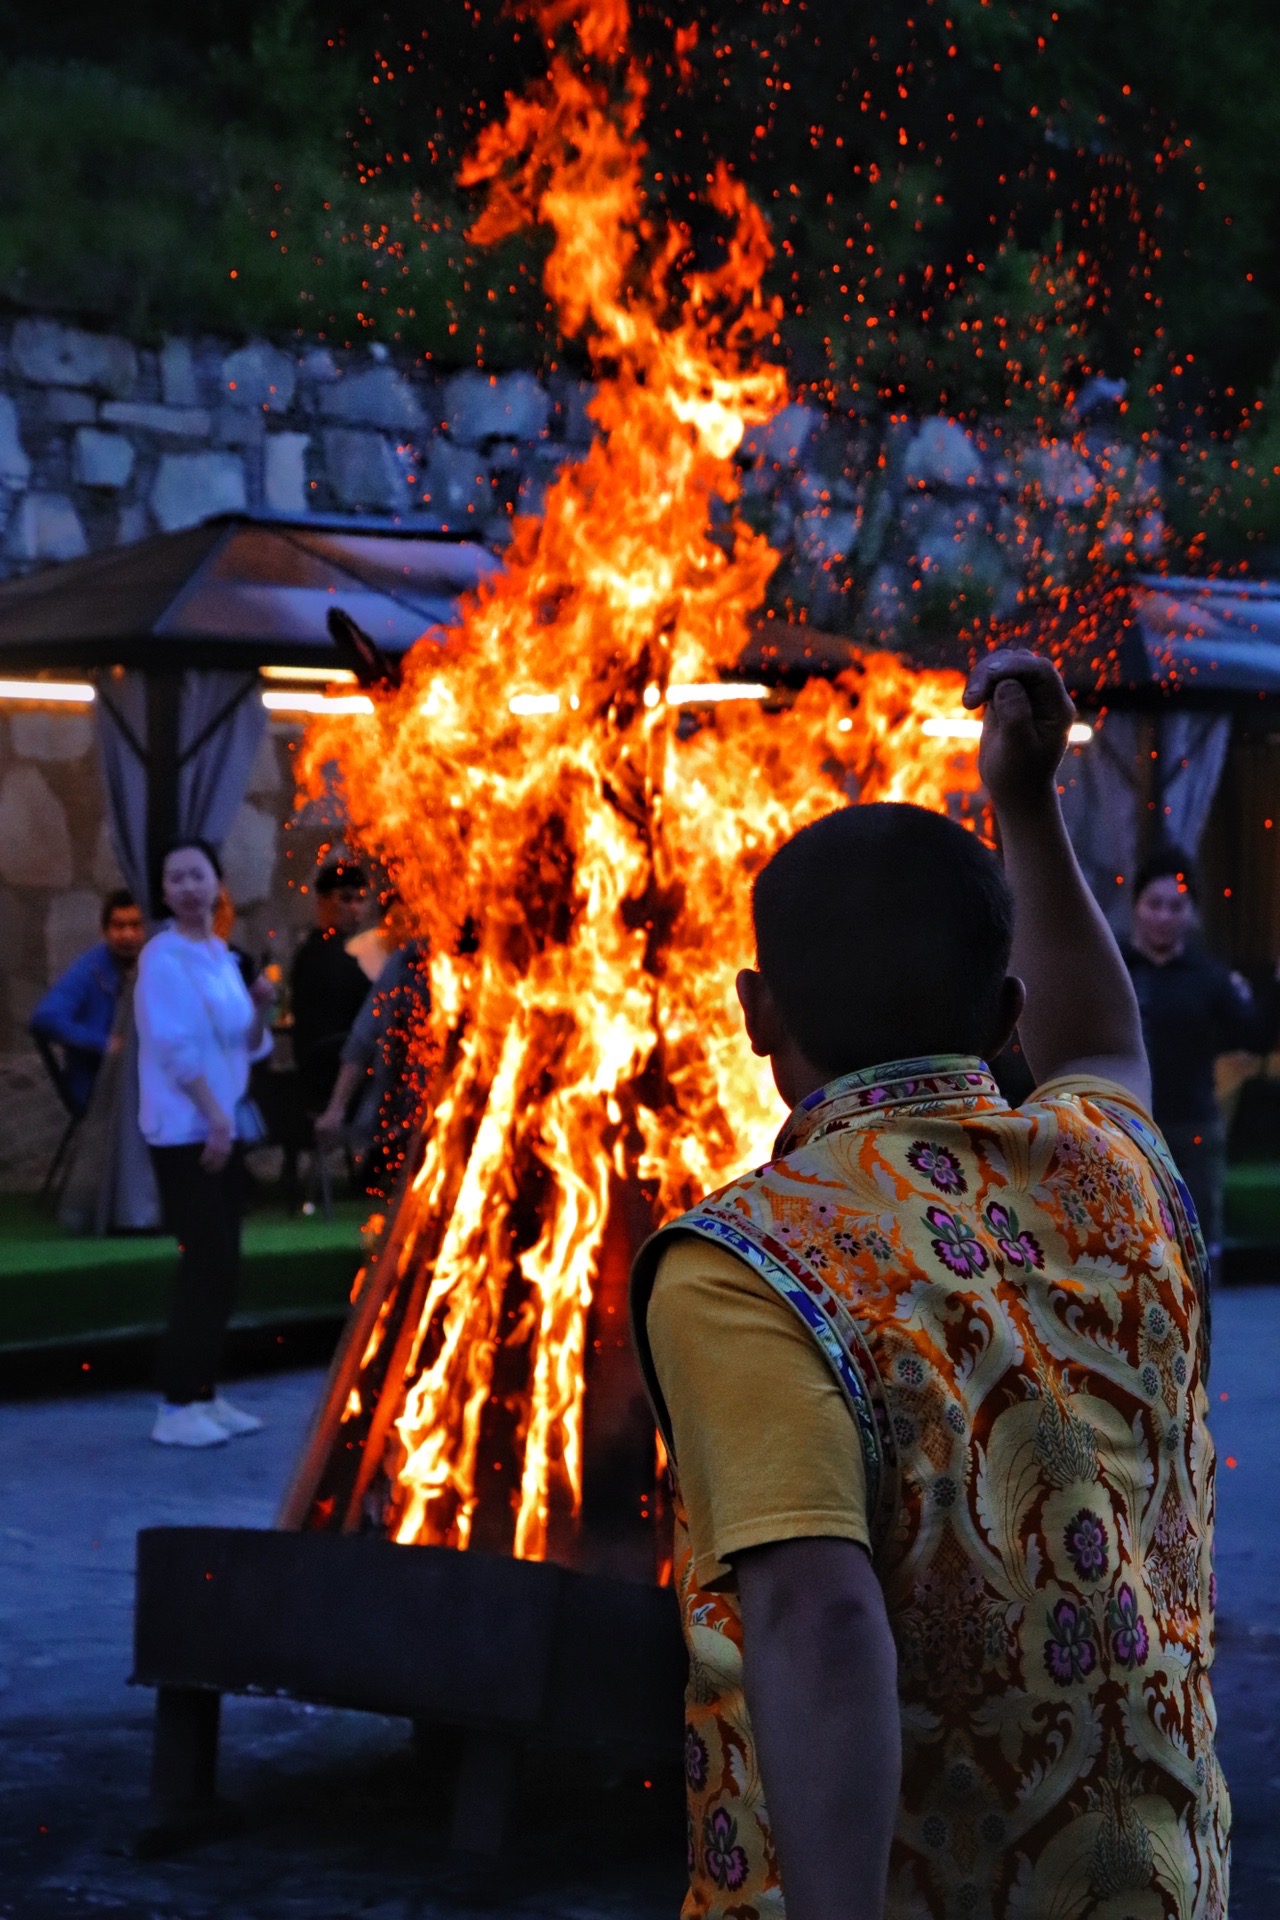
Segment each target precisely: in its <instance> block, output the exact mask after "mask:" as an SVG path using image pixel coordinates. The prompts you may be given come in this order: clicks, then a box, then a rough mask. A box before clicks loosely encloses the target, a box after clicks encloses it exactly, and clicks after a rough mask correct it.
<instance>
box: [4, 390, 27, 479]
mask: <svg viewBox="0 0 1280 1920" xmlns="http://www.w3.org/2000/svg"><path fill="white" fill-rule="evenodd" d="M30 478H31V456H30V454H29V453H28V452H27V450H26V448H25V447H24V446H23V444H22V433H21V430H20V428H19V426H18V410H17V408H16V407H15V406H14V404H13V401H12V400H11V399H10V398H9V395H8V394H7V393H0V483H2V484H3V485H4V486H6V487H25V486H26V484H27V482H28V480H30Z"/></svg>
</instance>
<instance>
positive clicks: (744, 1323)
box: [646, 1234, 870, 1586]
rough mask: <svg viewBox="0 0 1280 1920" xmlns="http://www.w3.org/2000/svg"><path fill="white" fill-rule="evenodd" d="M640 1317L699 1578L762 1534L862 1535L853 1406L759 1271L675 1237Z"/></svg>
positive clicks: (719, 1570) (726, 1565)
mask: <svg viewBox="0 0 1280 1920" xmlns="http://www.w3.org/2000/svg"><path fill="white" fill-rule="evenodd" d="M646 1324H647V1333H648V1341H649V1347H650V1351H651V1353H652V1355H653V1364H654V1368H655V1371H656V1373H657V1376H658V1384H659V1386H660V1387H661V1389H662V1395H663V1398H664V1400H665V1401H666V1405H667V1412H668V1414H669V1415H670V1419H671V1432H672V1439H673V1442H674V1448H675V1466H676V1475H677V1478H678V1480H679V1485H680V1493H681V1497H682V1499H683V1502H684V1506H685V1511H686V1513H687V1515H688V1522H689V1534H690V1539H691V1542H692V1546H693V1559H694V1569H695V1572H696V1574H697V1578H698V1581H699V1584H700V1585H703V1586H709V1585H712V1584H714V1583H715V1582H717V1581H722V1580H724V1579H725V1578H726V1577H729V1576H730V1575H731V1573H732V1568H731V1565H730V1562H731V1560H732V1556H733V1555H734V1554H735V1553H740V1552H742V1551H743V1550H744V1549H745V1548H747V1547H763V1546H767V1545H768V1544H769V1543H770V1542H771V1541H774V1540H798V1539H805V1538H810V1537H813V1536H815V1535H825V1536H827V1537H833V1538H835V1539H841V1540H855V1541H857V1542H858V1543H859V1545H861V1546H864V1547H869V1546H870V1534H869V1532H868V1528H867V1494H866V1476H865V1473H864V1470H863V1464H862V1451H861V1446H860V1443H859V1440H858V1432H857V1428H856V1426H855V1425H854V1419H853V1415H852V1413H851V1412H850V1410H849V1406H848V1403H847V1402H846V1400H845V1398H844V1395H843V1393H842V1392H841V1390H840V1387H839V1385H838V1383H837V1381H836V1378H835V1375H834V1374H833V1373H832V1371H831V1368H830V1367H829V1365H828V1364H827V1362H826V1360H825V1359H824V1358H823V1356H822V1354H821V1352H820V1351H819V1349H818V1346H817V1344H816V1342H815V1341H814V1339H813V1336H812V1335H811V1334H810V1333H809V1332H808V1331H807V1330H806V1329H805V1327H804V1326H803V1325H802V1324H801V1322H800V1321H799V1319H798V1318H797V1317H796V1315H795V1313H794V1312H793V1311H792V1309H791V1308H790V1307H789V1306H788V1305H787V1304H786V1302H785V1301H783V1300H780V1299H779V1298H778V1296H777V1295H776V1294H775V1293H774V1292H773V1290H772V1289H771V1288H770V1287H769V1285H768V1284H767V1282H766V1281H764V1280H762V1279H760V1277H759V1276H758V1275H757V1274H755V1273H754V1272H753V1271H752V1270H751V1268H750V1267H749V1266H747V1265H746V1263H745V1262H744V1261H742V1260H739V1259H738V1258H737V1257H736V1255H734V1254H732V1253H729V1252H728V1251H727V1250H726V1249H725V1248H723V1247H717V1246H715V1245H713V1244H712V1242H710V1241H708V1240H703V1239H701V1238H699V1237H698V1236H696V1235H694V1234H685V1235H682V1236H681V1237H680V1238H678V1239H676V1240H673V1241H672V1243H671V1245H670V1246H669V1247H668V1248H667V1251H666V1252H665V1253H664V1254H663V1256H662V1259H661V1261H660V1263H659V1266H658V1272H657V1277H656V1279H655V1281H654V1286H653V1293H652V1296H651V1298H650V1302H649V1309H648V1317H647V1323H646Z"/></svg>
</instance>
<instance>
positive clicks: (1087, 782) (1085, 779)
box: [1060, 710, 1231, 928]
mask: <svg viewBox="0 0 1280 1920" xmlns="http://www.w3.org/2000/svg"><path fill="white" fill-rule="evenodd" d="M1230 742H1231V721H1230V718H1229V716H1228V715H1226V714H1217V713H1196V712H1194V711H1186V710H1184V711H1183V712H1180V713H1176V712H1175V713H1164V714H1161V715H1160V717H1159V718H1158V719H1156V720H1153V719H1152V718H1151V717H1150V716H1144V715H1142V714H1137V713H1107V714H1104V716H1103V717H1102V719H1101V720H1100V721H1099V722H1098V723H1097V724H1096V725H1095V728H1094V733H1093V738H1092V740H1090V742H1089V744H1088V746H1086V747H1080V748H1078V749H1076V750H1075V751H1074V752H1073V753H1071V754H1069V755H1068V757H1067V759H1066V760H1065V761H1064V763H1063V772H1062V774H1061V775H1060V779H1061V780H1062V783H1063V786H1064V792H1063V796H1062V810H1063V814H1064V816H1065V818H1066V823H1067V831H1068V833H1069V834H1070V835H1071V842H1072V845H1073V846H1074V847H1075V850H1076V858H1077V859H1078V860H1079V862H1080V865H1081V866H1082V868H1083V869H1084V874H1085V878H1086V879H1087V880H1088V882H1089V885H1090V887H1091V888H1092V889H1093V892H1094V894H1095V896H1096V897H1097V899H1098V900H1099V902H1100V903H1101V906H1102V909H1103V912H1104V913H1105V914H1106V915H1107V917H1108V919H1109V920H1111V921H1112V923H1113V924H1114V925H1116V926H1117V927H1119V928H1127V925H1128V912H1129V899H1130V884H1131V882H1132V880H1133V877H1134V874H1135V873H1136V871H1137V869H1138V867H1139V866H1140V865H1141V863H1142V860H1143V858H1144V857H1145V855H1146V854H1147V853H1148V852H1150V851H1152V850H1153V849H1154V848H1155V847H1156V846H1160V845H1167V846H1174V847H1179V848H1181V849H1182V851H1183V852H1184V853H1188V854H1190V855H1191V857H1192V859H1194V858H1195V856H1196V853H1197V851H1198V850H1199V846H1200V841H1201V839H1202V837H1203V834H1204V829H1205V823H1206V821H1207V820H1208V818H1209V809H1210V807H1211V806H1212V805H1213V797H1214V795H1215V793H1216V792H1217V790H1218V782H1219V780H1220V779H1221V778H1222V769H1223V765H1224V763H1225V761H1226V757H1227V748H1228V746H1229V745H1230ZM1153 749H1154V751H1155V754H1156V759H1155V761H1154V762H1152V759H1151V754H1152V751H1153ZM1151 799H1154V800H1155V802H1156V814H1155V815H1154V816H1153V815H1151V814H1150V813H1149V811H1148V803H1149V801H1150V800H1151ZM1117 876H1119V878H1120V881H1121V882H1122V884H1117Z"/></svg>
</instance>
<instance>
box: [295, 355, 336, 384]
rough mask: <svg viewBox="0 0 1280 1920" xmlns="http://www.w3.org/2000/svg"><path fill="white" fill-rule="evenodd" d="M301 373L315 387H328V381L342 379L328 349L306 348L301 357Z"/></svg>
mask: <svg viewBox="0 0 1280 1920" xmlns="http://www.w3.org/2000/svg"><path fill="white" fill-rule="evenodd" d="M302 371H303V373H304V374H305V375H306V377H307V379H308V380H314V381H315V383H316V385H317V386H328V384H329V383H330V381H332V380H341V378H342V370H341V368H340V367H339V365H338V363H337V361H336V360H335V359H334V357H333V352H332V349H331V348H329V347H308V348H307V350H306V352H305V353H304V354H303V356H302Z"/></svg>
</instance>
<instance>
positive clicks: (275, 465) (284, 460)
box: [262, 433, 311, 513]
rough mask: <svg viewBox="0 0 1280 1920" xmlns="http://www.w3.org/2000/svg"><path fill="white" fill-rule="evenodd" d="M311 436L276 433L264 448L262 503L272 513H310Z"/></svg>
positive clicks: (271, 435)
mask: <svg viewBox="0 0 1280 1920" xmlns="http://www.w3.org/2000/svg"><path fill="white" fill-rule="evenodd" d="M310 445H311V435H310V434H309V433H273V434H270V435H268V437H267V443H266V446H265V447H264V448H263V460H262V500H263V505H264V506H265V507H266V508H267V510H268V512H270V513H305V512H306V510H307V501H308V488H307V448H308V447H309V446H310Z"/></svg>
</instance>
